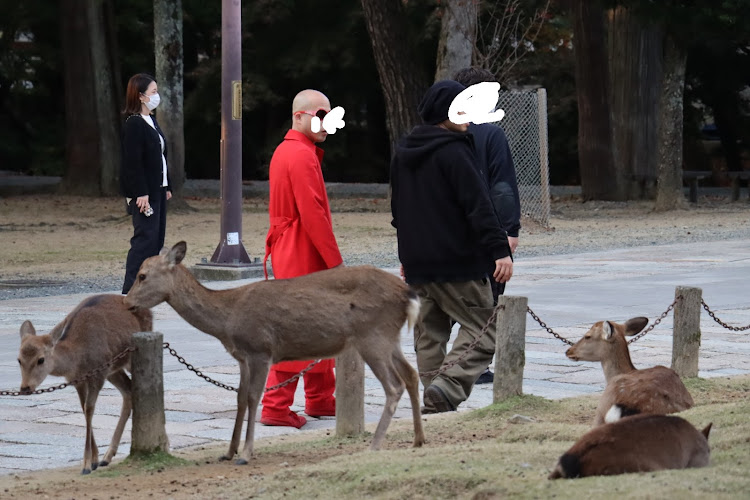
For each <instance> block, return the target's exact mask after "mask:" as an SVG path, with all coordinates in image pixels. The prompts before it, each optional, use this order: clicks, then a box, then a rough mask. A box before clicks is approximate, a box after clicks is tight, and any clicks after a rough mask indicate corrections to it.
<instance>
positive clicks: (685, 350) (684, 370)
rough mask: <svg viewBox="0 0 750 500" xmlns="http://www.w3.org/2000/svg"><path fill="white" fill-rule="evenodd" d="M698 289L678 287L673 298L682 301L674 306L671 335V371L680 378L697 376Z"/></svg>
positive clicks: (699, 308) (699, 333)
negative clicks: (680, 297)
mask: <svg viewBox="0 0 750 500" xmlns="http://www.w3.org/2000/svg"><path fill="white" fill-rule="evenodd" d="M702 293H703V291H702V290H701V289H700V288H692V287H687V286H678V287H677V288H676V289H675V298H677V297H678V296H680V295H682V299H681V300H678V301H677V304H675V306H674V331H673V333H672V369H673V370H674V371H676V372H677V374H678V375H679V376H680V377H697V376H698V350H699V348H700V345H701V324H700V320H701V296H702Z"/></svg>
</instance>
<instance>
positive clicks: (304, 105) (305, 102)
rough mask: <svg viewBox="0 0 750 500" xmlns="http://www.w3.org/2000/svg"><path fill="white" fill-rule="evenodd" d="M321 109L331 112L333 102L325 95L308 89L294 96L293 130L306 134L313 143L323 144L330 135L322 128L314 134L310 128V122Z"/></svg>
mask: <svg viewBox="0 0 750 500" xmlns="http://www.w3.org/2000/svg"><path fill="white" fill-rule="evenodd" d="M319 109H324V110H326V111H331V102H330V101H329V100H328V98H327V97H326V96H325V94H324V93H322V92H319V91H317V90H312V89H306V90H303V91H302V92H300V93H299V94H297V95H296V96H294V101H292V129H293V130H296V131H298V132H301V133H303V134H305V136H307V138H308V139H310V140H311V141H312V142H323V141H325V140H326V137H327V136H328V133H327V132H326V131H325V130H324V129H322V128H321V129H320V131H319V132H313V131H312V130H311V128H310V120H311V119H312V117H313V116H314V115H315V113H316V111H318V110H319Z"/></svg>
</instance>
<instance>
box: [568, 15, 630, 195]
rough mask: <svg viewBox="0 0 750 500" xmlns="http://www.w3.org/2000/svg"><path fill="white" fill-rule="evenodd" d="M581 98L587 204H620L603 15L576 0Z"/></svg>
mask: <svg viewBox="0 0 750 500" xmlns="http://www.w3.org/2000/svg"><path fill="white" fill-rule="evenodd" d="M571 6H572V13H573V18H574V28H573V29H574V41H575V53H576V92H577V95H578V161H579V168H580V174H581V191H582V193H583V198H584V199H585V200H621V199H623V193H622V192H621V191H619V190H618V186H617V180H616V177H615V169H614V163H613V154H612V138H611V122H610V108H609V90H608V89H609V82H608V79H609V73H608V69H607V68H608V64H607V54H606V43H605V42H606V40H605V38H606V37H605V32H604V11H603V10H602V8H601V7H600V6H599V5H598V4H597V3H595V2H589V1H587V0H573V1H572V2H571Z"/></svg>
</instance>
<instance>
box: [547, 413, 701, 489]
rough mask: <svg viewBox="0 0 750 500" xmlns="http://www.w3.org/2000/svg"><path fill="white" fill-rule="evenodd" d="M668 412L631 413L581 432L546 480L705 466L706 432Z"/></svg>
mask: <svg viewBox="0 0 750 500" xmlns="http://www.w3.org/2000/svg"><path fill="white" fill-rule="evenodd" d="M710 431H711V424H708V426H706V428H705V429H703V431H701V432H698V429H696V428H695V427H693V426H692V424H690V423H689V422H688V421H687V420H684V419H682V418H680V417H676V416H667V415H634V416H632V417H626V418H623V419H622V420H618V421H617V422H613V423H611V424H604V425H600V426H599V427H595V428H593V429H591V430H590V431H589V432H587V433H586V434H584V435H583V436H582V437H581V439H579V440H578V441H577V442H576V443H575V444H574V445H573V446H572V447H571V448H570V449H569V450H568V451H567V452H565V454H563V455H562V456H561V457H560V460H559V461H558V463H557V466H555V469H554V470H553V471H552V473H551V474H550V475H549V479H559V478H574V477H587V476H611V475H615V474H625V473H628V472H648V471H656V470H664V469H687V468H691V467H705V466H706V465H708V459H709V454H710V451H709V449H708V433H709V432H710Z"/></svg>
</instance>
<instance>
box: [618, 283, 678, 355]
mask: <svg viewBox="0 0 750 500" xmlns="http://www.w3.org/2000/svg"><path fill="white" fill-rule="evenodd" d="M681 299H682V295H678V296H677V297H675V299H674V301H673V302H672V303H671V304H669V307H667V310H666V311H664V312H663V313H661V316H659V317H658V318H656V320H655V321H654V322H653V323H652V324H651V325H650V326H649V327H648V328H646V329H645V330H643V331H642V332H641V333H639V334H638V335H636V336H635V337H633V338H632V339H630V340H628V344H632V343H633V342H635V341H636V340H638V339H639V338H641V337H643V336H644V335H646V334H647V333H648V332H650V331H651V330H653V329H654V327H656V325H658V324H659V323H661V320H663V319H664V318H666V317H667V314H669V313H670V311H671V310H672V309H674V306H675V305H676V304H677V302H679V301H680V300H681Z"/></svg>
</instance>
